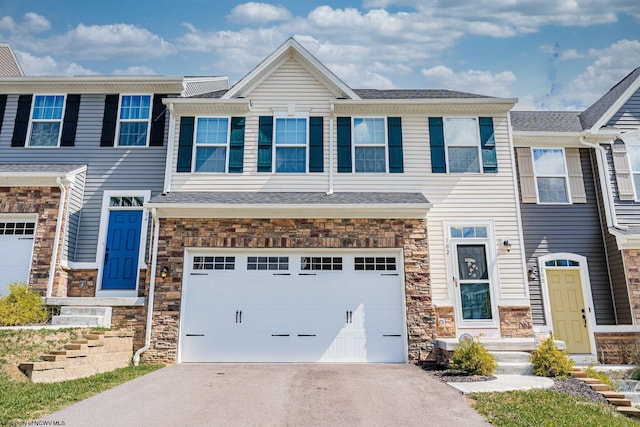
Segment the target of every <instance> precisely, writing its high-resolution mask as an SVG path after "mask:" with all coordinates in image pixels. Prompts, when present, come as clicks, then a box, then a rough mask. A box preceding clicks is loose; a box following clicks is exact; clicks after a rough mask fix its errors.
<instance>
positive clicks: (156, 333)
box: [143, 218, 436, 363]
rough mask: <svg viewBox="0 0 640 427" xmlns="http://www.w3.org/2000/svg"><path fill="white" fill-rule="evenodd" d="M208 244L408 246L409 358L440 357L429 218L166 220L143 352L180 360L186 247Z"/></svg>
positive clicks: (155, 357)
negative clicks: (163, 275)
mask: <svg viewBox="0 0 640 427" xmlns="http://www.w3.org/2000/svg"><path fill="white" fill-rule="evenodd" d="M188 247H202V248H205V247H206V248H246V249H253V248H301V249H302V248H314V249H321V248H336V249H349V248H353V249H368V248H398V249H400V248H402V250H403V253H404V269H405V271H404V272H405V290H406V305H407V326H408V341H409V359H410V360H411V361H416V360H427V359H430V358H434V359H435V353H434V352H433V339H434V338H435V337H436V312H435V309H434V307H433V304H432V302H431V285H430V280H429V251H428V242H427V229H426V222H425V221H422V220H411V219H407V220H387V219H198V218H176V219H174V218H170V219H162V220H161V221H160V238H159V244H158V253H157V256H158V263H157V268H158V270H160V269H161V268H162V267H164V266H166V267H168V268H169V271H170V272H169V275H168V276H167V277H166V278H164V279H162V278H160V277H159V276H158V277H156V289H155V293H156V299H155V303H154V315H153V333H152V348H151V349H149V351H147V352H145V353H144V355H143V357H144V359H145V360H149V361H162V362H169V363H174V362H175V361H176V353H177V348H178V330H179V328H178V321H179V318H180V298H181V295H182V274H183V272H184V259H183V257H184V249H185V248H188Z"/></svg>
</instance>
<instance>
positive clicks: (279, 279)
mask: <svg viewBox="0 0 640 427" xmlns="http://www.w3.org/2000/svg"><path fill="white" fill-rule="evenodd" d="M185 267H186V268H185V270H186V271H185V276H184V284H183V285H184V288H183V289H184V291H183V292H184V293H183V309H182V324H181V327H180V347H181V361H182V362H404V361H405V343H406V332H405V326H404V325H405V321H404V319H405V310H404V289H403V284H402V275H401V274H400V270H401V266H400V260H399V256H398V252H395V253H380V252H376V253H363V252H359V253H353V252H332V253H314V254H293V253H286V252H285V253H274V252H269V251H262V252H253V253H247V252H236V253H224V254H223V253H215V254H212V253H209V254H206V253H190V254H189V255H188V256H187V265H186V266H185Z"/></svg>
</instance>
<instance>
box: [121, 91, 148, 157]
mask: <svg viewBox="0 0 640 427" xmlns="http://www.w3.org/2000/svg"><path fill="white" fill-rule="evenodd" d="M118 118H119V123H120V132H119V136H118V145H120V146H126V147H145V146H146V145H147V141H148V139H149V123H150V121H151V95H122V96H121V97H120V114H119V116H118Z"/></svg>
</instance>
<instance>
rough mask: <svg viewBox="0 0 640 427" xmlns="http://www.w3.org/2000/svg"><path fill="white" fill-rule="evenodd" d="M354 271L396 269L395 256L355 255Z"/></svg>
mask: <svg viewBox="0 0 640 427" xmlns="http://www.w3.org/2000/svg"><path fill="white" fill-rule="evenodd" d="M354 266H355V270H356V271H396V270H397V267H396V259H395V257H356V258H355V265H354Z"/></svg>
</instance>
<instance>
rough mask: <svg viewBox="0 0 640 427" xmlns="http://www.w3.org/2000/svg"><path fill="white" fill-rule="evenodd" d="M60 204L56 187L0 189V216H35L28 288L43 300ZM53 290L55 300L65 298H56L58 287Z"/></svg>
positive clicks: (58, 291)
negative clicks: (36, 218)
mask: <svg viewBox="0 0 640 427" xmlns="http://www.w3.org/2000/svg"><path fill="white" fill-rule="evenodd" d="M59 203H60V189H59V188H58V187H0V213H7V214H18V213H20V214H24V213H29V214H37V215H38V223H37V224H36V234H35V236H34V237H35V240H34V246H33V259H32V262H31V274H30V278H29V284H30V285H31V286H32V288H33V289H35V290H37V291H38V292H40V294H41V295H43V296H44V295H45V294H46V291H47V281H48V279H49V268H50V264H51V257H52V255H53V242H54V240H55V235H56V223H57V219H58V206H59ZM63 216H64V215H63ZM62 240H63V239H60V243H61V244H62ZM58 253H59V254H60V253H61V252H60V251H59V252H58ZM58 263H59V259H58ZM57 270H59V271H61V269H60V268H57ZM54 284H55V283H54ZM53 290H54V294H53V295H54V296H64V295H59V293H60V292H61V291H60V287H59V286H56V287H54V289H53Z"/></svg>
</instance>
